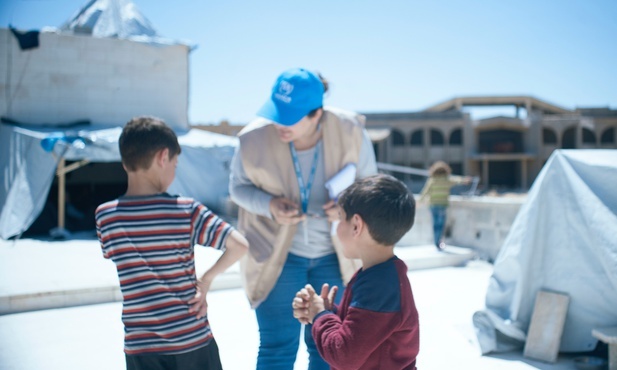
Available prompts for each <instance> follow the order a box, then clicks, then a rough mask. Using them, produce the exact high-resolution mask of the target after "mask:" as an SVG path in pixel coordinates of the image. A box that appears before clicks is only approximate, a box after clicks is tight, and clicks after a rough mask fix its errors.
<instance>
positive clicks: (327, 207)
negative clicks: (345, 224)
mask: <svg viewBox="0 0 617 370" xmlns="http://www.w3.org/2000/svg"><path fill="white" fill-rule="evenodd" d="M321 208H323V211H324V213H325V214H326V217H327V218H328V221H330V222H335V221H340V217H339V211H338V208H339V206H338V204H336V202H335V201H333V200H331V201H329V202H328V203H326V204H324V205H323V206H322V207H321Z"/></svg>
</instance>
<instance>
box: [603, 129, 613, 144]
mask: <svg viewBox="0 0 617 370" xmlns="http://www.w3.org/2000/svg"><path fill="white" fill-rule="evenodd" d="M600 143H601V144H615V128H614V127H611V128H609V129H606V130H604V132H603V133H602V136H600Z"/></svg>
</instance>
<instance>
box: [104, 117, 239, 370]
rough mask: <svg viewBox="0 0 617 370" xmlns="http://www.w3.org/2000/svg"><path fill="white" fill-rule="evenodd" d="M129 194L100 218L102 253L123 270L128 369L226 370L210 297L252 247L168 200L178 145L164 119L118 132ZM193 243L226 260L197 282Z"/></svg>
mask: <svg viewBox="0 0 617 370" xmlns="http://www.w3.org/2000/svg"><path fill="white" fill-rule="evenodd" d="M119 146H120V156H121V157H122V166H123V167H124V169H125V170H126V173H127V176H128V187H127V190H126V194H125V195H123V196H121V197H120V198H118V199H116V200H113V201H110V202H107V203H104V204H101V205H100V206H99V207H98V208H97V210H96V213H95V219H96V228H97V234H98V238H99V240H100V242H101V247H102V249H103V256H104V257H105V258H109V259H111V260H112V261H113V262H114V263H115V264H116V268H117V270H118V278H119V280H120V289H121V290H122V297H123V304H122V322H123V323H124V333H125V335H124V353H125V358H126V368H127V370H155V369H157V370H158V369H167V370H170V369H182V370H202V369H212V370H215V369H221V368H222V366H221V361H220V358H219V352H218V347H217V345H216V341H215V340H214V337H213V336H212V331H211V330H210V324H209V322H208V316H207V309H208V304H207V302H206V294H207V293H208V290H209V289H210V284H211V283H212V280H213V279H214V277H215V276H217V275H218V274H220V273H221V272H223V271H225V270H226V269H227V268H228V267H229V266H231V265H232V264H233V263H234V262H236V261H237V260H238V259H239V258H240V257H242V255H244V253H246V251H247V249H248V242H247V241H246V239H245V238H244V236H242V234H240V233H239V232H238V231H236V230H235V229H234V228H233V227H231V225H229V224H228V223H226V222H225V221H223V220H222V219H220V218H219V217H218V216H217V215H215V214H214V213H212V211H210V210H209V209H208V208H207V207H206V206H204V205H202V204H201V203H199V202H197V201H195V200H193V199H191V198H185V197H180V196H174V195H169V194H167V193H166V191H167V188H168V187H169V185H170V184H171V183H172V181H173V180H174V177H175V173H176V165H177V163H178V155H179V154H180V151H181V149H180V144H179V143H178V139H177V137H176V134H175V133H174V132H173V131H172V130H171V129H170V128H169V127H168V126H167V125H165V123H164V122H163V121H161V120H160V119H157V118H153V117H136V118H133V119H132V120H131V121H129V122H128V123H127V124H126V126H124V129H123V130H122V134H121V135H120V140H119ZM195 244H199V245H205V246H211V247H213V248H216V249H218V250H220V251H222V252H223V253H222V255H221V256H220V257H219V259H218V260H217V261H216V262H215V263H214V265H213V266H212V267H211V268H210V269H208V270H207V271H206V272H205V273H204V274H203V275H202V276H201V277H200V278H199V279H197V277H196V276H195V259H194V246H195Z"/></svg>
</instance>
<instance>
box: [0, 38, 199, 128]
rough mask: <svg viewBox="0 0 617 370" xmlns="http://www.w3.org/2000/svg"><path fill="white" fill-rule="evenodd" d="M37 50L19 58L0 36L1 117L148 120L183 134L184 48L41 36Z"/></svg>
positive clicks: (8, 40)
mask: <svg viewBox="0 0 617 370" xmlns="http://www.w3.org/2000/svg"><path fill="white" fill-rule="evenodd" d="M39 42H40V46H39V47H38V48H36V49H30V50H21V49H20V48H19V44H18V42H17V39H16V38H15V37H14V36H13V34H12V33H11V32H10V30H8V29H0V114H1V115H2V116H5V117H9V118H12V119H14V120H17V121H20V122H24V123H31V124H44V123H53V124H56V123H68V122H72V121H76V120H83V119H89V120H91V121H92V123H96V124H106V125H123V124H124V123H126V122H127V121H128V120H129V119H130V118H131V117H134V116H136V115H144V114H146V115H154V116H158V117H161V118H163V119H164V120H165V121H166V122H167V123H168V124H169V125H171V126H173V127H176V128H187V127H188V113H187V111H188V93H189V91H188V86H189V82H188V77H189V76H188V74H189V73H188V54H189V48H188V46H185V45H173V46H151V45H148V44H144V43H137V42H132V41H127V40H118V39H111V38H94V37H89V36H73V35H60V34H55V33H41V34H40V36H39Z"/></svg>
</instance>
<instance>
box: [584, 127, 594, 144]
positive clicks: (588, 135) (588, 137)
mask: <svg viewBox="0 0 617 370" xmlns="http://www.w3.org/2000/svg"><path fill="white" fill-rule="evenodd" d="M583 144H593V145H595V144H596V134H595V133H594V132H593V131H591V130H590V129H588V128H583Z"/></svg>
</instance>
